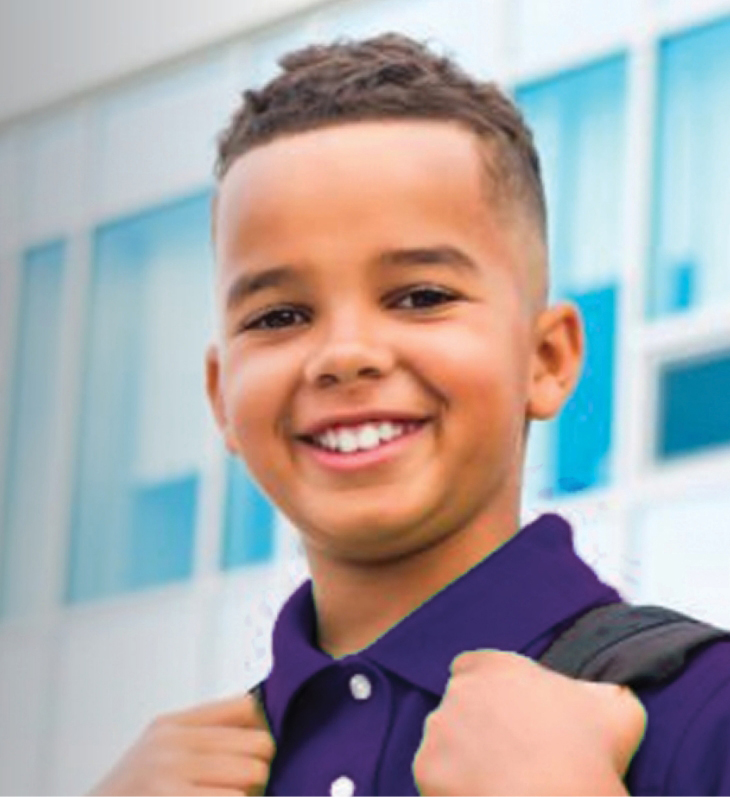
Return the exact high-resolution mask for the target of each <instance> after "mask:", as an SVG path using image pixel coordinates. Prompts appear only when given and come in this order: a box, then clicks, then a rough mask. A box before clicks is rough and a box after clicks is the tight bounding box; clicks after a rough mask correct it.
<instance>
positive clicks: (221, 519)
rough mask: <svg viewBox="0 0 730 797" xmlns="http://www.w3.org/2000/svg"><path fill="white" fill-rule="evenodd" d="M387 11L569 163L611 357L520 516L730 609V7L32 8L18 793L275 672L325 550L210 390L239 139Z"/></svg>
mask: <svg viewBox="0 0 730 797" xmlns="http://www.w3.org/2000/svg"><path fill="white" fill-rule="evenodd" d="M384 30H398V31H403V32H407V33H410V34H414V35H416V36H417V37H419V38H425V39H430V40H431V41H432V42H434V44H435V45H436V46H438V47H441V48H442V49H446V50H448V51H450V52H452V53H453V54H455V55H456V56H457V58H458V59H459V60H460V61H461V62H462V63H463V65H464V66H465V67H467V68H468V69H470V70H472V71H473V72H475V73H477V74H478V75H480V76H482V77H485V78H486V77H489V78H493V79H495V80H497V81H498V82H500V83H501V84H503V85H504V86H505V87H506V88H507V89H508V90H509V91H510V92H512V93H513V95H514V96H515V98H516V99H517V101H518V103H519V104H520V105H521V107H522V108H523V109H524V111H525V113H526V115H527V117H528V119H529V121H530V122H531V124H532V125H533V127H534V130H535V133H536V136H537V141H538V145H539V148H540V150H541V153H542V158H543V164H544V170H545V175H546V181H547V192H548V197H549V207H550V235H551V254H552V274H553V296H554V297H555V298H558V297H570V298H572V299H573V300H574V301H576V302H577V303H578V304H579V305H580V306H581V308H582V309H583V312H584V315H585V319H586V327H587V334H588V344H589V348H588V360H587V365H586V369H585V374H584V378H583V381H582V383H581V386H580V387H579V389H578V391H577V393H576V395H575V396H574V398H573V399H572V400H571V402H570V405H569V406H568V408H567V409H566V411H565V412H564V414H563V415H562V417H561V419H560V420H559V421H557V422H555V423H552V424H546V425H535V426H533V432H532V438H531V442H530V451H529V457H528V483H527V486H526V494H525V519H528V518H531V517H533V516H534V515H535V514H537V513H539V512H541V511H544V510H546V509H557V510H559V511H562V512H564V513H565V514H567V515H568V516H569V517H570V518H571V519H572V520H573V521H574V522H575V524H576V531H577V544H578V546H579V548H580V550H581V551H582V552H583V553H584V555H585V556H586V557H587V558H588V560H589V561H591V562H592V563H593V564H594V565H595V566H596V568H597V569H598V571H599V572H600V573H601V574H602V575H603V576H604V577H605V578H606V579H607V580H610V581H612V582H613V583H615V584H616V585H617V586H619V588H621V589H622V590H623V591H624V593H625V594H626V595H627V596H628V597H629V598H631V599H633V600H637V601H644V602H658V603H663V604H668V605H671V606H674V607H677V608H680V609H682V610H685V611H688V612H691V613H693V614H696V615H698V616H700V617H704V618H708V619H710V620H713V621H715V622H718V623H722V624H726V625H730V410H729V406H730V0H613V2H610V3H607V2H605V0H349V1H345V0H340V2H311V0H310V1H309V2H308V1H307V0H298V1H297V0H277V1H276V2H274V1H273V0H272V1H271V2H266V3H264V2H253V3H240V2H234V1H233V0H208V2H206V3H193V2H190V0H185V1H184V2H180V1H179V0H177V1H175V0H156V2H149V0H127V1H126V2H125V3H115V2H105V3H99V2H94V0H66V2H64V3H57V2H55V0H25V2H6V3H3V4H1V5H0V792H1V793H5V794H19V793H79V792H82V791H84V790H86V789H88V788H89V787H90V785H91V784H92V783H93V782H94V781H95V779H96V778H98V777H99V776H100V775H101V774H102V773H103V772H104V771H105V769H106V768H107V767H108V766H109V765H110V764H111V763H112V762H113V761H114V760H116V758H118V756H119V755H120V753H121V752H122V750H123V749H124V748H125V747H126V746H127V745H128V744H129V743H130V742H131V741H132V740H133V739H134V738H135V737H136V736H137V735H138V734H139V732H140V731H141V730H142V728H143V727H144V725H145V724H146V723H147V722H148V721H149V720H150V719H151V718H152V717H153V716H154V715H156V714H158V713H160V712H163V711H168V710H173V709H177V708H181V707H184V706H187V705H190V704H193V703H196V702H198V701H201V700H205V699H209V698H213V697H216V696H221V695H224V694H228V693H231V692H238V691H241V690H243V689H245V688H246V687H247V686H250V685H251V684H253V683H254V682H255V681H256V680H258V679H259V678H260V677H262V676H263V675H264V674H265V672H266V670H267V667H268V662H269V650H268V638H269V632H270V628H271V624H272V621H273V618H274V616H275V614H276V611H277V609H278V606H279V605H280V603H281V601H282V600H283V598H284V597H285V595H286V594H288V592H289V591H290V590H291V589H292V587H293V586H294V585H295V584H296V583H298V581H299V580H300V579H301V578H302V577H303V576H304V575H305V566H304V563H303V560H302V557H301V552H300V550H299V548H298V545H297V543H296V538H295V537H294V536H293V534H292V531H291V529H289V528H288V527H287V524H286V523H285V522H284V521H283V520H282V518H280V517H279V516H278V515H277V514H276V513H275V512H274V511H272V509H271V508H270V506H269V505H268V503H267V502H266V500H265V499H264V498H263V497H262V496H261V495H260V493H259V492H258V491H257V489H256V487H255V486H254V485H253V484H252V483H251V481H250V479H249V477H248V475H247V473H246V472H245V469H244V468H243V466H242V465H241V464H240V463H237V462H233V461H232V460H231V459H229V458H228V457H227V455H226V454H225V452H224V450H223V448H222V446H221V444H220V441H219V439H218V437H217V435H216V432H215V429H214V427H213V424H212V421H211V419H210V417H209V412H208V410H207V407H206V404H205V401H204V394H203V353H204V349H205V345H206V342H207V340H208V339H209V338H210V336H211V334H212V332H213V329H214V319H213V315H212V307H211V293H212V291H211V271H212V267H213V265H212V255H211V247H210V243H209V199H210V196H211V189H212V179H211V166H212V162H213V153H214V139H215V136H216V133H217V132H218V131H219V130H220V129H221V127H222V126H223V125H224V124H225V122H226V120H227V118H228V115H229V114H230V112H231V110H232V109H233V108H234V107H235V105H236V102H237V98H238V94H239V92H240V91H241V90H242V89H243V88H245V87H247V86H250V85H257V84H260V83H261V82H262V81H264V80H265V79H266V78H267V77H269V76H270V75H272V74H273V72H274V68H275V62H276V58H277V57H278V55H279V54H280V53H282V52H283V51H286V50H288V49H291V48H293V47H295V46H298V45H302V44H304V43H307V42H311V41H313V40H315V39H331V38H333V37H335V36H341V35H352V36H359V35H363V34H371V33H376V32H381V31H384ZM475 433H478V430H475Z"/></svg>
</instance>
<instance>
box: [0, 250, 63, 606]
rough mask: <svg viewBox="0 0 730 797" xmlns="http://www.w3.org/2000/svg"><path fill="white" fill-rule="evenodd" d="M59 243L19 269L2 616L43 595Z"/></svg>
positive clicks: (31, 254)
mask: <svg viewBox="0 0 730 797" xmlns="http://www.w3.org/2000/svg"><path fill="white" fill-rule="evenodd" d="M64 259H65V247H64V244H63V243H62V242H54V243H50V244H48V245H44V246H40V247H37V248H33V249H30V250H29V251H28V252H27V253H26V255H25V257H24V258H23V262H22V276H21V285H20V307H19V312H18V325H17V345H16V350H15V362H14V367H13V372H12V383H11V384H12V392H11V396H10V401H11V405H10V419H9V420H10V423H9V438H8V444H7V449H6V458H5V473H6V477H7V478H6V484H5V491H4V493H5V498H4V501H3V505H2V514H1V515H0V519H1V520H2V523H1V524H0V614H2V615H19V614H24V613H26V612H28V611H30V610H32V609H33V608H34V604H35V602H36V601H37V600H38V599H39V596H40V595H41V594H42V590H41V589H40V588H39V584H38V578H40V577H44V576H45V575H46V574H40V573H39V567H38V564H39V563H38V549H39V547H41V546H43V544H44V536H45V534H44V533H45V526H46V521H47V512H48V504H47V500H48V495H49V491H50V484H51V479H52V473H51V461H52V459H51V457H50V456H49V445H50V443H51V441H52V440H53V437H54V410H55V407H56V405H57V397H58V377H59V372H58V363H59V340H60V337H61V335H60V332H61V312H62V308H61V295H62V287H63V279H64Z"/></svg>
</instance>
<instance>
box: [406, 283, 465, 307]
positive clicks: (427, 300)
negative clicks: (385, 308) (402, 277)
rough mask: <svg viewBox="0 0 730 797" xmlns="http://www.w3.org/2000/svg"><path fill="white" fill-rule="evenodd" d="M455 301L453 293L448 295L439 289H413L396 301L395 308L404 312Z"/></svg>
mask: <svg viewBox="0 0 730 797" xmlns="http://www.w3.org/2000/svg"><path fill="white" fill-rule="evenodd" d="M455 299H456V296H454V294H453V293H449V292H448V291H445V290H442V289H441V288H431V287H424V288H413V289H412V290H409V291H408V292H407V293H405V294H403V295H402V296H401V297H400V298H399V299H398V301H397V302H396V306H397V307H399V308H404V309H406V310H411V309H412V310H419V309H425V308H428V307H436V306H438V305H440V304H445V303H446V302H452V301H454V300H455Z"/></svg>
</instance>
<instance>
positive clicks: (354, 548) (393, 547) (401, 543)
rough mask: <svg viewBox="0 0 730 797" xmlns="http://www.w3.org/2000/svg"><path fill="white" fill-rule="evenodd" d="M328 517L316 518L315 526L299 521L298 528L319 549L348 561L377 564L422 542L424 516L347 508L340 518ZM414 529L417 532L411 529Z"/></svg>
mask: <svg viewBox="0 0 730 797" xmlns="http://www.w3.org/2000/svg"><path fill="white" fill-rule="evenodd" d="M338 520H339V519H337V518H335V517H332V516H331V515H330V516H329V517H328V518H318V522H317V524H316V526H314V525H313V524H311V523H308V524H306V525H300V526H299V528H300V529H308V531H306V532H303V533H304V536H305V537H308V538H309V540H310V541H311V543H312V544H313V545H314V546H316V548H317V549H318V550H320V551H322V552H323V553H324V552H327V553H329V554H331V555H333V556H335V557H337V558H341V559H346V560H348V561H351V562H359V563H363V564H365V563H372V564H377V563H381V562H384V561H387V560H393V559H397V558H401V557H403V556H407V555H408V554H410V553H414V552H416V551H418V550H420V549H422V548H424V547H425V546H426V545H428V541H427V540H424V539H423V527H424V519H423V518H421V517H419V518H418V519H417V518H415V517H407V516H405V515H404V514H402V513H399V515H398V516H395V515H393V514H391V515H390V516H387V515H386V514H385V513H384V512H377V511H369V512H367V513H361V514H359V515H358V517H356V518H353V516H352V513H351V512H348V513H347V514H346V516H345V517H344V518H342V519H341V522H338ZM416 530H418V533H414V531H416Z"/></svg>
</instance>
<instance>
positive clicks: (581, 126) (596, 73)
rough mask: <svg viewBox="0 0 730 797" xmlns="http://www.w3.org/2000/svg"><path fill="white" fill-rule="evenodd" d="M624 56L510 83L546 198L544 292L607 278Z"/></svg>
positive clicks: (615, 209) (613, 253)
mask: <svg viewBox="0 0 730 797" xmlns="http://www.w3.org/2000/svg"><path fill="white" fill-rule="evenodd" d="M626 85H627V79H626V58H625V57H624V56H616V57H613V58H609V59H607V60H604V61H600V62H597V63H595V64H591V65H588V66H586V67H583V68H581V69H576V70H571V71H569V72H566V73H562V74H560V75H558V76H556V77H552V78H549V79H547V80H542V81H539V82H537V83H532V84H529V85H525V86H521V87H518V89H517V90H516V92H515V99H516V101H517V103H518V105H519V106H520V108H521V109H522V111H523V112H524V114H525V118H526V120H527V122H528V124H529V125H530V127H531V128H532V130H533V132H534V135H535V142H536V144H537V148H538V151H539V153H540V159H541V163H542V169H543V178H544V183H545V193H546V196H547V203H548V240H549V249H550V263H551V268H550V281H551V285H552V295H553V296H557V297H564V296H567V295H568V294H571V293H575V292H583V291H586V290H593V289H595V288H597V287H599V286H602V285H606V284H607V283H609V282H611V281H613V280H614V279H615V277H616V275H617V273H618V269H619V265H620V263H621V243H622V240H623V227H622V217H621V212H622V207H623V205H624V202H623V190H624V186H623V183H622V168H621V166H622V164H623V163H624V162H625V144H626V135H625V134H626Z"/></svg>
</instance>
